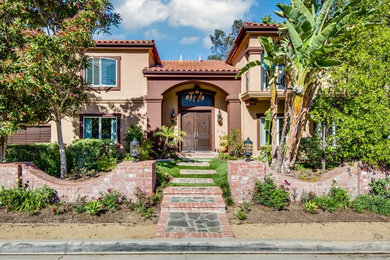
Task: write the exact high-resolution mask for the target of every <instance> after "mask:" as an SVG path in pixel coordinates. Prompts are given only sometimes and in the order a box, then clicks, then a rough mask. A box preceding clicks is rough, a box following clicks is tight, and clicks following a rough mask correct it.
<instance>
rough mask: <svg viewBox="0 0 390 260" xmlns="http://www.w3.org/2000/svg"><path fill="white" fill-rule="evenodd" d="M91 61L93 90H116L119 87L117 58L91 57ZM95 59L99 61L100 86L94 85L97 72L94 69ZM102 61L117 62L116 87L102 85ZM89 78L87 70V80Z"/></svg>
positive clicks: (116, 63)
mask: <svg viewBox="0 0 390 260" xmlns="http://www.w3.org/2000/svg"><path fill="white" fill-rule="evenodd" d="M89 59H90V60H92V84H90V86H91V87H93V88H100V87H102V88H116V87H118V69H119V68H118V60H117V59H115V58H109V57H93V56H91V57H90V58H89ZM94 59H99V84H97V85H96V84H93V79H94V73H95V70H94V68H93V66H94V64H93V60H94ZM102 59H107V60H114V61H115V85H104V84H102ZM87 76H88V70H85V78H87Z"/></svg>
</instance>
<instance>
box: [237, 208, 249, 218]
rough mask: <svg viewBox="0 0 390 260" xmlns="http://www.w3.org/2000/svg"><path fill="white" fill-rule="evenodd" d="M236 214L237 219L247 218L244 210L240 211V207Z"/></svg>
mask: <svg viewBox="0 0 390 260" xmlns="http://www.w3.org/2000/svg"><path fill="white" fill-rule="evenodd" d="M236 216H237V218H238V219H239V220H245V219H246V218H247V215H246V213H245V212H244V211H242V210H241V209H239V210H237V212H236Z"/></svg>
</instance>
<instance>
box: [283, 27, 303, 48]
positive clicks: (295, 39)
mask: <svg viewBox="0 0 390 260" xmlns="http://www.w3.org/2000/svg"><path fill="white" fill-rule="evenodd" d="M286 25H287V29H288V33H289V35H290V38H291V42H292V44H293V45H294V48H295V50H297V49H298V48H299V47H301V46H302V44H303V41H302V39H301V37H300V36H299V34H298V32H297V30H296V29H295V28H294V25H292V24H291V23H290V22H288V21H287V22H286Z"/></svg>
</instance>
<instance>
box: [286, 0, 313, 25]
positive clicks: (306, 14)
mask: <svg viewBox="0 0 390 260" xmlns="http://www.w3.org/2000/svg"><path fill="white" fill-rule="evenodd" d="M291 2H292V3H293V5H294V6H295V7H296V9H297V10H298V11H299V12H300V13H301V14H302V15H303V16H304V17H305V18H306V21H308V22H309V23H310V25H311V26H312V28H314V16H313V14H312V13H311V12H310V11H309V9H307V8H306V6H305V5H304V4H303V3H302V0H291Z"/></svg>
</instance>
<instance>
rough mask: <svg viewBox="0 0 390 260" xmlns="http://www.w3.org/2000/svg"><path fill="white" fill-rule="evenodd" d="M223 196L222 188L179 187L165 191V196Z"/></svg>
mask: <svg viewBox="0 0 390 260" xmlns="http://www.w3.org/2000/svg"><path fill="white" fill-rule="evenodd" d="M169 194H172V195H179V194H180V195H193V196H195V195H205V196H206V195H215V196H216V195H222V190H221V188H220V187H196V186H191V187H177V186H169V187H166V188H165V189H164V196H165V195H169Z"/></svg>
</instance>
